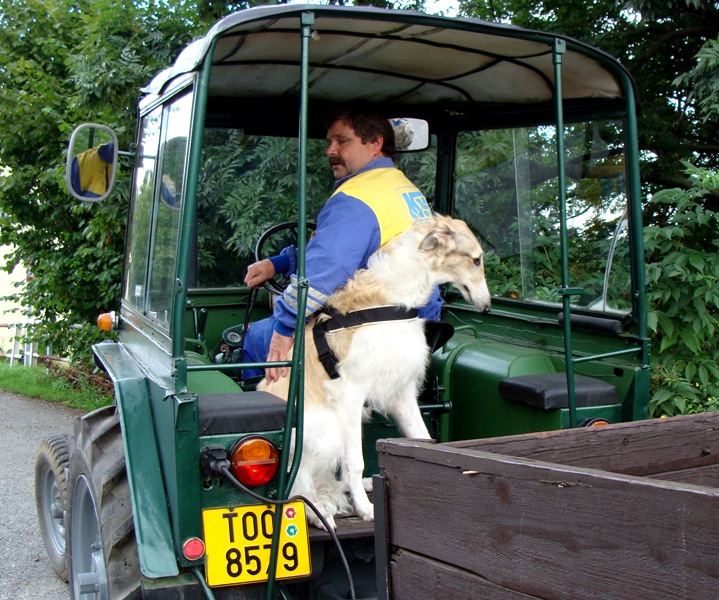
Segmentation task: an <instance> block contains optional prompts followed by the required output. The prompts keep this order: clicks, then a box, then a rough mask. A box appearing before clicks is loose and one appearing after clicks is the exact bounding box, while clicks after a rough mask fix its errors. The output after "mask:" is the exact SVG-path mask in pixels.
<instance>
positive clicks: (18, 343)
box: [0, 323, 65, 367]
mask: <svg viewBox="0 0 719 600" xmlns="http://www.w3.org/2000/svg"><path fill="white" fill-rule="evenodd" d="M29 325H30V324H29V323H0V328H5V329H7V330H8V331H9V332H11V333H12V337H11V338H10V342H11V348H10V352H3V353H0V356H1V357H3V358H7V359H8V362H9V363H10V366H12V365H15V364H22V365H23V366H26V367H36V366H37V364H38V359H41V358H42V359H48V360H52V361H62V360H65V359H62V358H60V357H59V356H52V355H51V352H52V349H51V348H50V347H48V348H46V349H45V354H40V353H39V348H38V344H37V342H34V343H30V344H28V343H24V341H23V338H24V337H25V331H26V330H27V328H28V326H29Z"/></svg>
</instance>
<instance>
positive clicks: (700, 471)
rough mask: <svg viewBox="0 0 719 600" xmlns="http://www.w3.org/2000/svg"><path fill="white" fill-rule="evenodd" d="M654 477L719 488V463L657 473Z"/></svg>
mask: <svg viewBox="0 0 719 600" xmlns="http://www.w3.org/2000/svg"><path fill="white" fill-rule="evenodd" d="M652 479H660V480H664V481H676V482H678V483H691V484H692V485H700V486H703V487H713V488H719V465H710V466H708V467H699V468H696V469H683V470H681V471H669V472H667V473H660V474H658V475H655V476H653V477H652Z"/></svg>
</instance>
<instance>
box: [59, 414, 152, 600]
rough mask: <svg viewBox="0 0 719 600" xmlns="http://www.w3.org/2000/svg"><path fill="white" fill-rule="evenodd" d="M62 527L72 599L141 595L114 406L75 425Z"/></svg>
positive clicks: (126, 599)
mask: <svg viewBox="0 0 719 600" xmlns="http://www.w3.org/2000/svg"><path fill="white" fill-rule="evenodd" d="M66 523H67V545H68V570H69V574H70V597H71V598H73V599H74V600H129V599H131V598H141V597H142V591H141V589H140V561H139V558H138V555H137V540H136V538H135V526H134V524H133V521H132V503H131V501H130V487H129V484H128V480H127V471H126V469H125V454H124V450H123V444H122V434H121V431H120V420H119V416H118V415H117V412H116V409H115V407H114V406H108V407H105V408H100V409H98V410H96V411H94V412H92V413H90V414H89V415H86V416H84V417H83V418H81V419H79V420H78V421H77V422H76V424H75V449H74V451H73V453H72V458H71V459H70V472H69V490H68V507H67V521H66Z"/></svg>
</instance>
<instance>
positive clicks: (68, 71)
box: [0, 0, 238, 359]
mask: <svg viewBox="0 0 719 600" xmlns="http://www.w3.org/2000/svg"><path fill="white" fill-rule="evenodd" d="M0 6H1V13H0V88H2V90H3V94H2V96H1V97H0V113H1V114H2V119H0V140H2V141H1V142H0V165H2V166H3V167H4V169H5V172H4V175H3V176H2V177H0V215H1V216H0V223H1V224H2V229H1V230H0V243H1V244H7V245H11V246H12V247H13V248H14V249H13V251H12V252H11V253H10V255H9V256H7V257H6V260H7V266H6V268H7V269H9V270H10V269H12V268H14V266H15V265H16V264H19V263H22V264H24V265H26V266H27V268H28V269H29V270H30V272H31V274H32V278H31V280H30V281H29V283H28V285H27V286H26V287H25V289H24V290H23V291H22V292H20V293H19V300H20V302H21V304H22V305H23V306H24V309H25V312H26V316H27V317H29V318H32V319H33V320H34V321H35V326H34V330H33V337H34V338H35V339H37V340H42V342H43V344H51V345H52V346H53V347H54V349H55V351H56V352H58V353H63V354H65V353H70V354H72V355H74V356H75V357H76V358H78V359H83V358H85V359H86V358H89V347H90V343H89V342H90V341H91V340H94V339H97V338H98V336H99V335H100V332H99V330H98V329H97V328H93V327H89V328H88V327H85V328H76V327H74V325H76V324H81V325H82V324H90V323H94V321H95V318H96V317H97V315H98V313H100V312H104V311H107V310H110V309H112V308H114V307H115V306H116V305H117V299H118V298H119V286H120V276H121V271H122V255H123V243H124V226H125V220H126V211H127V205H128V189H129V186H128V181H127V177H128V175H127V170H126V169H124V170H121V172H120V178H119V181H118V185H117V186H116V188H115V189H116V191H114V192H113V194H112V196H111V197H110V198H109V199H108V200H107V201H105V202H103V203H89V202H86V203H79V202H76V201H74V200H71V199H70V197H69V196H68V195H67V193H66V192H65V190H64V162H65V156H64V153H65V151H66V147H67V142H68V139H69V136H70V133H71V131H72V129H73V128H74V127H75V126H76V125H77V124H79V123H81V122H83V121H96V122H101V123H104V124H107V125H110V126H112V127H113V128H114V129H115V131H116V132H117V134H118V136H119V139H120V145H121V147H123V148H127V147H129V145H130V143H131V141H132V138H133V135H134V132H135V119H136V102H137V90H138V88H139V87H141V86H142V85H145V84H146V83H147V82H148V81H149V80H150V78H151V77H152V75H154V74H155V73H156V72H158V71H159V70H160V69H161V68H164V67H166V66H168V65H169V64H171V62H172V61H173V60H174V58H175V56H176V55H177V54H178V52H179V51H180V50H181V49H182V47H184V46H185V45H186V44H187V43H189V42H190V41H191V40H192V39H193V38H195V37H197V36H198V35H199V33H200V32H204V31H205V30H206V29H207V27H208V26H209V25H210V24H211V23H212V22H213V21H214V20H215V19H216V18H217V17H218V16H219V15H220V14H221V13H223V12H226V11H228V10H230V9H232V8H235V7H237V6H238V5H237V3H219V2H200V3H194V2H189V1H184V0H166V1H150V2H147V3H135V2H132V1H131V0H121V1H120V2H118V1H117V0H112V1H111V0H99V1H98V0H79V1H72V0H3V1H2V4H1V5H0Z"/></svg>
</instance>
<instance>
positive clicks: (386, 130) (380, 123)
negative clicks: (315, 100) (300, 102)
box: [325, 100, 397, 159]
mask: <svg viewBox="0 0 719 600" xmlns="http://www.w3.org/2000/svg"><path fill="white" fill-rule="evenodd" d="M340 120H341V121H346V122H347V124H348V125H349V126H350V127H351V128H352V129H353V130H354V132H355V134H357V136H358V137H359V138H360V139H361V140H362V143H363V144H366V143H367V142H374V141H375V140H377V138H378V137H379V136H380V135H381V136H382V140H383V143H382V154H384V155H385V156H389V157H390V158H392V159H394V158H395V157H396V156H397V147H396V144H395V140H394V130H393V129H392V125H390V123H389V120H388V119H387V117H386V116H385V115H384V114H382V111H380V110H379V109H378V108H377V107H375V106H373V105H372V104H370V103H369V102H365V101H363V100H354V101H352V102H346V103H344V104H338V105H337V106H335V107H333V108H331V109H330V111H329V112H328V113H327V115H326V116H325V125H326V127H327V129H329V128H330V126H331V125H332V123H334V122H335V121H340Z"/></svg>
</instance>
